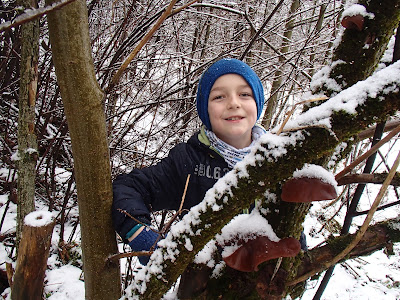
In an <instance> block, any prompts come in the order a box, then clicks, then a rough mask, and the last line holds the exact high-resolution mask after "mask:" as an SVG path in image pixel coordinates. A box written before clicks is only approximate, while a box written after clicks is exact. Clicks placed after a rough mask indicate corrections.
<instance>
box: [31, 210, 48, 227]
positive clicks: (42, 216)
mask: <svg viewBox="0 0 400 300" xmlns="http://www.w3.org/2000/svg"><path fill="white" fill-rule="evenodd" d="M53 219H54V218H53V214H52V213H51V212H49V211H33V212H31V213H29V214H28V215H27V216H26V217H25V219H24V223H25V225H28V226H31V227H43V226H46V225H48V224H50V223H51V222H53Z"/></svg>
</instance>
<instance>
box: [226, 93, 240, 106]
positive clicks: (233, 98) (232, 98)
mask: <svg viewBox="0 0 400 300" xmlns="http://www.w3.org/2000/svg"><path fill="white" fill-rule="evenodd" d="M228 107H229V108H238V107H240V100H239V96H237V95H232V96H230V97H229V101H228Z"/></svg>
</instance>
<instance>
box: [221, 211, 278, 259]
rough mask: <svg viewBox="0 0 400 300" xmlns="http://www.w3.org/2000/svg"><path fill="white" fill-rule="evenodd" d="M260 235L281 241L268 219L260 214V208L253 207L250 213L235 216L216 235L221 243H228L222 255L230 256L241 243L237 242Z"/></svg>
mask: <svg viewBox="0 0 400 300" xmlns="http://www.w3.org/2000/svg"><path fill="white" fill-rule="evenodd" d="M258 236H266V237H268V238H269V239H270V240H271V241H274V242H278V241H279V238H278V237H277V236H276V234H275V232H274V231H273V229H272V227H271V225H269V224H268V221H267V220H266V219H265V218H264V217H262V216H261V215H260V213H259V211H258V209H253V211H252V212H251V213H250V214H241V215H238V216H236V217H235V218H233V219H232V220H231V221H230V222H229V223H228V224H227V225H225V226H224V228H222V231H221V234H218V235H217V236H216V241H217V243H218V244H219V245H227V244H228V245H227V246H225V247H224V248H223V251H222V257H228V256H230V255H231V254H233V253H234V252H235V251H236V250H237V249H238V248H239V246H240V244H239V245H238V244H237V242H239V241H241V240H242V241H245V242H246V241H248V240H251V239H254V238H256V237H258ZM230 243H231V244H230Z"/></svg>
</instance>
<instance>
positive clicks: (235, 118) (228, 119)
mask: <svg viewBox="0 0 400 300" xmlns="http://www.w3.org/2000/svg"><path fill="white" fill-rule="evenodd" d="M241 119H244V118H243V117H230V118H226V119H225V120H227V121H238V120H241Z"/></svg>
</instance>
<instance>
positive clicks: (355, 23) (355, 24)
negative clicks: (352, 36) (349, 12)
mask: <svg viewBox="0 0 400 300" xmlns="http://www.w3.org/2000/svg"><path fill="white" fill-rule="evenodd" d="M342 26H343V27H344V28H346V29H355V30H357V31H362V30H363V29H364V17H363V16H361V15H356V16H346V17H344V18H343V20H342Z"/></svg>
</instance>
